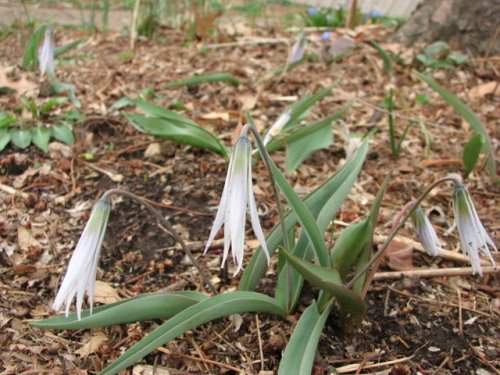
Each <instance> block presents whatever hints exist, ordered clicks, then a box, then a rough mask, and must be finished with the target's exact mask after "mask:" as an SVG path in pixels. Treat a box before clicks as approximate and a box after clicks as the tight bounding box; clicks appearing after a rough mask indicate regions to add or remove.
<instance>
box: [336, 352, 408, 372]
mask: <svg viewBox="0 0 500 375" xmlns="http://www.w3.org/2000/svg"><path fill="white" fill-rule="evenodd" d="M413 357H414V356H413V355H412V356H409V357H404V358H400V359H394V360H392V361H387V362H379V363H370V364H367V365H365V366H364V367H363V369H364V370H366V369H370V368H376V367H382V366H389V365H395V364H396V363H401V362H406V361H409V360H410V359H412V358H413ZM360 364H361V363H353V364H351V365H346V366H342V367H337V368H336V369H335V370H336V372H337V374H348V373H350V372H354V371H356V370H357V369H358V368H359V366H360Z"/></svg>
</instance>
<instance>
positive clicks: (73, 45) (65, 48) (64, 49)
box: [54, 38, 86, 57]
mask: <svg viewBox="0 0 500 375" xmlns="http://www.w3.org/2000/svg"><path fill="white" fill-rule="evenodd" d="M85 40H86V38H80V39H76V40H74V41H72V42H69V43H67V44H65V45H64V46H61V47H59V48H56V50H55V51H54V57H59V56H61V55H62V54H63V53H66V52H68V51H70V50H72V49H73V48H76V47H78V46H79V45H80V44H81V43H82V42H84V41H85Z"/></svg>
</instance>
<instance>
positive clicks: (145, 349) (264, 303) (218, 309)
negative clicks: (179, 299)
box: [100, 292, 285, 375]
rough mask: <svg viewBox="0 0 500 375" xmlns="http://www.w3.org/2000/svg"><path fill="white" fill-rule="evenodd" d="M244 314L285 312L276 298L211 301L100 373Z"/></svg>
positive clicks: (239, 296) (243, 295) (237, 295)
mask: <svg viewBox="0 0 500 375" xmlns="http://www.w3.org/2000/svg"><path fill="white" fill-rule="evenodd" d="M243 312H262V313H268V314H274V315H278V316H284V315H285V312H284V311H283V309H282V308H281V306H280V305H279V304H277V303H276V301H275V300H274V299H273V298H270V297H268V296H265V295H263V294H260V293H254V292H233V293H227V294H219V295H217V296H214V297H211V298H208V299H206V300H204V301H201V302H199V303H197V304H195V305H193V306H191V307H188V308H187V309H185V310H184V311H182V312H180V313H178V314H177V315H175V316H174V317H173V318H171V319H170V320H168V321H167V322H165V323H163V324H162V325H161V326H159V327H158V328H156V329H155V330H154V331H153V332H151V333H150V334H149V335H148V336H146V337H145V338H144V339H142V340H141V341H139V342H138V343H137V344H135V345H134V346H132V347H131V348H130V349H129V350H127V351H126V352H125V353H124V354H123V355H122V356H121V357H120V358H118V359H117V360H116V361H115V362H114V363H112V364H111V365H109V366H108V367H106V368H105V369H104V370H102V371H101V372H100V375H113V374H117V373H118V372H119V371H121V370H124V369H126V368H127V367H129V366H132V365H133V364H134V363H136V362H137V361H139V360H141V359H142V358H143V357H144V356H146V355H148V354H149V353H151V352H152V351H153V350H155V349H156V348H158V347H160V346H162V345H164V344H165V343H166V342H168V341H169V340H171V339H173V338H175V337H177V336H180V335H182V334H183V333H184V332H186V331H189V330H191V329H194V328H196V327H198V326H200V325H202V324H204V323H207V322H209V321H211V320H214V319H218V318H221V317H223V316H227V315H231V314H238V313H243Z"/></svg>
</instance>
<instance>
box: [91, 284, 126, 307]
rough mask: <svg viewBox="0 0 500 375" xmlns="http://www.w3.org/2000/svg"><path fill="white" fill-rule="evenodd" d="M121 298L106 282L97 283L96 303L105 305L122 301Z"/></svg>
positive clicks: (95, 291)
mask: <svg viewBox="0 0 500 375" xmlns="http://www.w3.org/2000/svg"><path fill="white" fill-rule="evenodd" d="M120 300H121V298H120V296H119V295H118V292H117V291H116V289H115V288H113V287H112V286H111V285H109V284H108V283H106V282H104V281H99V280H98V281H96V283H95V290H94V301H95V302H100V303H104V304H108V303H113V302H118V301H120Z"/></svg>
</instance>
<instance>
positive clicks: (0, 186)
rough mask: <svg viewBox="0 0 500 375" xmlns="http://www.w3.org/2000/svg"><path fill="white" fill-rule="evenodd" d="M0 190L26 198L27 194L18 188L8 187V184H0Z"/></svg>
mask: <svg viewBox="0 0 500 375" xmlns="http://www.w3.org/2000/svg"><path fill="white" fill-rule="evenodd" d="M0 190H2V191H4V192H6V193H7V194H11V195H20V196H21V197H23V198H26V197H27V196H28V194H27V193H23V192H21V191H19V190H16V189H14V188H13V187H10V186H8V185H4V184H0Z"/></svg>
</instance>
